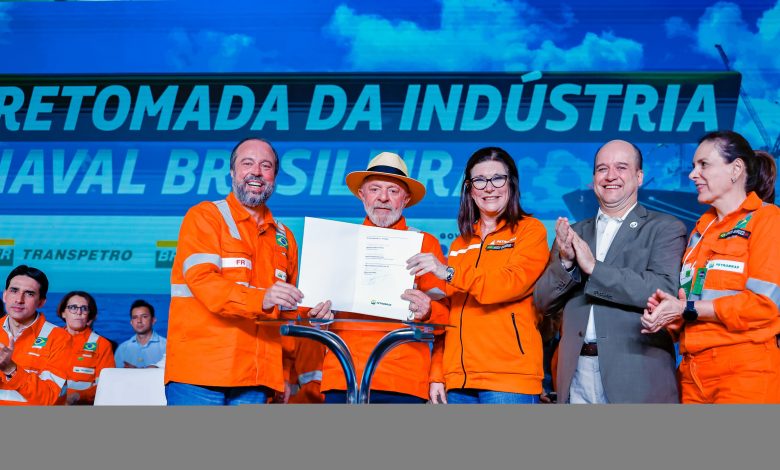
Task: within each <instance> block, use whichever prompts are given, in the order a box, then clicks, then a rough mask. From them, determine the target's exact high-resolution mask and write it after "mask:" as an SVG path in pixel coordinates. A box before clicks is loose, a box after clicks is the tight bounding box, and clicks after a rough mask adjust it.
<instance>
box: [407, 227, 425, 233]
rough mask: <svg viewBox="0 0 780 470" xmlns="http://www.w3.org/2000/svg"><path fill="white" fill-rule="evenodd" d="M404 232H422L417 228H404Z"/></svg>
mask: <svg viewBox="0 0 780 470" xmlns="http://www.w3.org/2000/svg"><path fill="white" fill-rule="evenodd" d="M406 230H408V231H410V232H418V233H422V230H420V229H419V228H415V227H406Z"/></svg>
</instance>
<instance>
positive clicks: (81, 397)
mask: <svg viewBox="0 0 780 470" xmlns="http://www.w3.org/2000/svg"><path fill="white" fill-rule="evenodd" d="M97 313H98V308H97V304H96V303H95V299H94V298H93V297H92V296H91V295H90V294H88V293H87V292H84V291H72V292H68V293H67V294H65V296H64V297H63V298H62V300H60V303H59V305H58V306H57V315H59V317H60V318H62V319H63V320H64V321H65V330H66V331H67V332H68V333H70V334H71V335H72V336H71V338H72V343H71V345H72V349H71V363H72V364H71V368H70V369H69V370H68V377H67V383H66V386H67V389H68V394H67V397H61V398H60V401H59V402H58V404H61V405H92V404H93V403H94V401H95V390H96V389H97V383H98V378H99V376H100V371H102V370H103V369H105V368H111V367H114V352H113V350H112V348H111V343H110V342H109V341H108V340H107V339H105V338H103V337H102V336H100V335H98V334H97V333H95V332H94V331H92V328H91V327H92V323H93V322H94V321H95V318H97Z"/></svg>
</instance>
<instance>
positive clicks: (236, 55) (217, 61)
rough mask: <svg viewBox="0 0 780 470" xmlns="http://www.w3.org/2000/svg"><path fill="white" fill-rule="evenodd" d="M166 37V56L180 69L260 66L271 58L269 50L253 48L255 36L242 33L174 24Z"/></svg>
mask: <svg viewBox="0 0 780 470" xmlns="http://www.w3.org/2000/svg"><path fill="white" fill-rule="evenodd" d="M169 40H170V41H171V43H172V45H171V47H169V48H168V51H169V52H168V53H167V54H168V60H169V61H170V62H171V64H172V65H173V66H174V67H175V68H176V69H178V70H181V71H194V69H196V68H197V69H198V70H199V71H204V72H229V71H236V70H246V69H252V70H264V69H266V65H267V63H268V62H269V60H271V59H273V54H272V53H266V52H261V51H260V50H258V49H257V48H255V47H254V43H255V40H254V39H253V38H252V37H250V36H247V35H244V34H227V33H223V32H219V31H209V30H203V31H197V32H189V31H185V30H183V29H180V28H176V29H174V30H173V31H171V33H170V34H169ZM204 67H205V70H204Z"/></svg>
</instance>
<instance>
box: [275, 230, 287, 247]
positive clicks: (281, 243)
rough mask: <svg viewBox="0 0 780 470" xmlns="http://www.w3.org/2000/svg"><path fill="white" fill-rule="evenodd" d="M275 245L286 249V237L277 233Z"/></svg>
mask: <svg viewBox="0 0 780 470" xmlns="http://www.w3.org/2000/svg"><path fill="white" fill-rule="evenodd" d="M276 244H277V245H279V246H281V247H282V248H287V237H285V236H284V235H282V234H281V233H277V234H276Z"/></svg>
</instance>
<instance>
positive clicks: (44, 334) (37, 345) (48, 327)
mask: <svg viewBox="0 0 780 470" xmlns="http://www.w3.org/2000/svg"><path fill="white" fill-rule="evenodd" d="M53 329H54V325H53V324H51V323H49V322H43V326H42V327H41V332H40V333H38V337H37V338H35V341H34V342H33V345H32V348H33V349H41V348H42V347H44V346H45V345H46V341H45V340H46V338H48V337H49V334H51V332H52V330H53ZM39 340H41V341H39Z"/></svg>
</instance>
